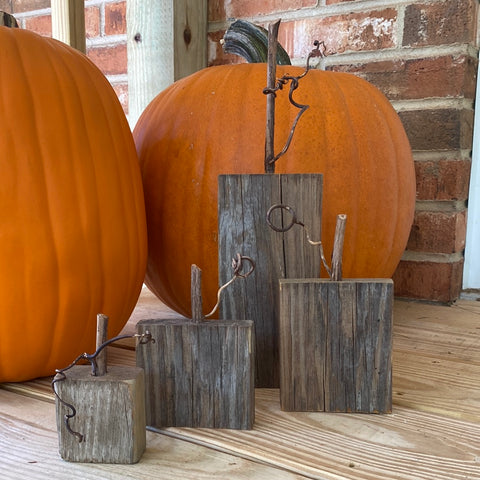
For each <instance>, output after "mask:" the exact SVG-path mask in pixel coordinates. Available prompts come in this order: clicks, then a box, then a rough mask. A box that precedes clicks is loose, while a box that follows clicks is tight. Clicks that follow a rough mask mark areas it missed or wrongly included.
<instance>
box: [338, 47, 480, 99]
mask: <svg viewBox="0 0 480 480" xmlns="http://www.w3.org/2000/svg"><path fill="white" fill-rule="evenodd" d="M476 69H477V60H476V59H475V58H472V57H470V56H466V55H458V56H451V55H448V56H442V57H434V58H423V59H410V60H395V61H381V62H372V63H365V64H356V65H335V66H332V67H330V68H329V70H333V71H341V72H348V73H353V74H355V75H358V76H360V77H362V78H364V79H365V80H367V81H368V82H370V83H372V84H373V85H375V86H376V87H377V88H379V89H380V90H381V91H382V92H383V93H384V94H385V95H386V96H387V97H388V98H389V99H390V100H412V99H420V98H432V97H438V98H443V97H461V98H472V99H473V98H474V96H475V78H476Z"/></svg>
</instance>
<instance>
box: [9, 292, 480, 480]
mask: <svg viewBox="0 0 480 480" xmlns="http://www.w3.org/2000/svg"><path fill="white" fill-rule="evenodd" d="M165 314H167V315H173V314H172V313H170V312H168V311H166V309H165V307H164V306H163V305H162V304H161V303H160V302H158V300H156V299H155V298H154V297H153V295H151V294H150V293H149V292H148V291H147V290H144V291H143V293H142V296H141V298H140V301H139V303H138V306H137V308H136V309H135V312H134V314H133V315H132V318H131V319H130V321H129V323H128V325H127V326H126V331H129V332H131V331H133V329H134V325H135V324H136V322H137V321H138V320H140V319H142V318H154V317H159V316H160V315H165ZM109 362H110V363H111V364H128V365H131V364H133V363H134V354H133V351H132V350H129V349H126V348H120V347H115V348H111V349H110V352H109ZM393 401H394V409H393V413H392V414H389V415H364V414H363V415H362V414H332V413H286V412H282V411H281V410H280V407H279V392H278V390H266V389H257V391H256V421H255V427H254V429H253V430H251V431H233V430H208V429H187V428H168V429H164V430H161V431H159V432H152V431H148V432H147V450H146V452H145V454H144V455H143V457H142V459H141V461H140V462H139V463H138V464H135V465H103V464H101V465H98V464H95V465H94V464H74V463H68V462H65V461H63V460H62V459H61V458H60V456H59V454H58V440H57V431H56V426H55V407H54V404H53V395H52V393H51V389H50V379H48V378H47V379H39V380H36V381H33V382H25V383H21V384H0V478H1V479H5V480H6V479H12V480H13V479H15V480H17V479H18V478H25V479H32V480H36V479H49V480H55V479H72V478H81V479H87V480H88V479H112V480H117V479H118V480H120V479H126V478H128V479H142V480H145V479H146V480H148V479H213V478H219V479H229V480H236V479H265V480H266V479H275V480H283V479H285V480H286V479H304V478H308V479H321V480H342V479H348V480H366V479H369V480H379V479H381V480H386V479H396V480H427V479H428V480H466V479H469V480H472V479H477V480H478V479H480V302H475V301H465V300H462V301H459V302H457V303H456V304H455V305H453V306H451V307H446V306H439V305H427V304H422V303H414V302H407V301H402V300H397V301H395V307H394V354H393Z"/></svg>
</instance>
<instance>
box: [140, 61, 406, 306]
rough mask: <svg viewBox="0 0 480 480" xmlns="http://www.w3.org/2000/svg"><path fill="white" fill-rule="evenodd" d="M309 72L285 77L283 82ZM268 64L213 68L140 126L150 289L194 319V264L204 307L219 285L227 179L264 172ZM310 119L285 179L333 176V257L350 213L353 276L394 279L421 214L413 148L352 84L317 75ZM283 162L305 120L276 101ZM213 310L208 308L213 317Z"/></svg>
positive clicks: (385, 106) (153, 109)
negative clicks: (220, 216)
mask: <svg viewBox="0 0 480 480" xmlns="http://www.w3.org/2000/svg"><path fill="white" fill-rule="evenodd" d="M302 71H303V69H300V68H298V67H292V66H280V65H279V66H278V67H277V76H278V77H280V76H282V75H284V74H286V73H287V72H288V73H289V74H290V75H293V76H297V75H300V74H301V73H302ZM265 85H266V64H261V63H255V64H237V65H225V66H218V67H209V68H206V69H203V70H201V71H199V72H197V73H195V74H193V75H191V76H189V77H187V78H184V79H182V80H179V81H177V82H176V83H174V84H173V85H171V86H170V87H168V88H167V89H166V90H164V91H163V92H161V93H160V94H159V95H158V96H157V97H156V98H155V99H154V100H153V101H152V102H151V103H150V105H149V106H148V107H147V108H146V110H145V111H144V112H143V114H142V115H141V117H140V119H139V121H138V123H137V125H136V127H135V129H134V137H135V141H136V145H137V151H138V154H139V157H140V163H141V169H142V176H143V184H144V190H145V201H146V210H147V224H148V237H149V259H148V265H147V276H146V283H147V285H148V287H149V288H150V289H151V290H152V291H153V292H154V293H155V294H156V295H157V296H158V297H159V298H160V299H161V300H163V301H164V302H165V303H166V304H167V305H169V306H170V307H171V308H173V309H174V310H176V311H178V312H180V313H182V314H184V315H189V313H190V291H189V289H190V284H189V278H188V272H189V265H191V264H193V263H195V264H197V265H199V266H200V267H201V268H202V270H203V272H204V273H203V282H204V298H205V301H206V302H208V301H210V302H212V303H213V302H214V299H215V292H216V289H217V288H218V280H217V279H218V274H217V269H218V266H217V246H218V245H217V177H218V175H219V174H227V173H228V174H242V173H263V171H264V170H263V169H264V159H263V155H264V146H265V136H264V132H265V122H266V112H265V96H264V95H263V93H262V91H263V89H264V87H265ZM295 95H296V97H295V99H296V101H297V102H298V103H300V104H307V105H309V106H310V108H309V109H308V110H307V111H306V112H305V113H304V114H303V116H302V118H301V119H300V120H299V123H298V126H297V129H296V131H295V135H294V137H293V141H292V144H291V145H290V148H289V151H288V152H287V154H286V155H285V156H283V157H282V158H281V159H280V160H279V161H278V162H277V165H276V172H277V173H323V175H324V191H323V215H322V240H323V242H324V247H325V253H326V256H327V258H329V256H330V255H331V253H332V247H333V245H332V244H333V238H334V230H335V224H336V216H337V214H338V213H345V214H346V215H347V216H348V224H347V229H346V233H345V245H344V257H343V274H344V277H346V278H347V277H351V278H355V277H370V278H374V277H390V276H391V275H392V274H393V272H394V270H395V268H396V266H397V264H398V263H399V260H400V257H401V255H402V253H403V251H404V248H405V246H406V242H407V239H408V235H409V232H410V227H411V224H412V220H413V213H414V205H415V176H414V175H415V174H414V167H413V159H412V154H411V149H410V145H409V141H408V139H407V136H406V134H405V131H404V128H403V126H402V123H401V121H400V119H399V117H398V115H397V113H396V112H395V110H394V109H393V107H392V106H391V104H390V103H389V101H388V100H387V98H386V97H385V96H384V95H383V94H382V93H381V92H380V91H379V90H378V89H377V88H375V87H374V86H373V85H371V84H370V83H368V82H366V81H364V80H362V79H360V78H358V77H356V76H354V75H350V74H346V73H334V72H325V71H320V70H311V71H310V72H309V73H308V75H306V76H305V77H304V78H303V79H302V80H301V84H300V87H299V88H298V90H296V93H295ZM275 109H276V117H275V134H276V138H275V140H276V145H275V151H280V150H281V149H282V147H283V143H284V142H285V140H286V138H287V137H288V134H289V131H290V128H291V125H292V122H293V120H294V118H295V116H296V115H297V112H298V110H297V109H296V108H294V107H293V106H292V105H291V104H290V102H289V101H288V96H287V94H286V92H285V93H284V94H282V93H281V92H280V93H278V94H277V99H276V106H275ZM206 308H207V307H206Z"/></svg>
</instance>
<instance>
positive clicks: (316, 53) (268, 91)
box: [263, 40, 326, 165]
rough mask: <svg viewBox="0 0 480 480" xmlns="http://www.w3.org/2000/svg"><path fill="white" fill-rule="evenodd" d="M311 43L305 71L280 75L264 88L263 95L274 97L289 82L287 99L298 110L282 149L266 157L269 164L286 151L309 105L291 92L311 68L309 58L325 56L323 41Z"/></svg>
mask: <svg viewBox="0 0 480 480" xmlns="http://www.w3.org/2000/svg"><path fill="white" fill-rule="evenodd" d="M313 45H314V46H315V48H314V49H313V50H312V51H311V52H310V53H309V54H308V57H307V65H306V67H305V71H304V72H303V73H302V74H301V75H298V76H292V75H289V74H286V75H283V76H282V77H280V78H278V79H277V81H276V84H275V87H273V88H268V87H266V88H264V89H263V93H264V94H265V95H273V96H274V97H276V96H277V92H278V91H279V90H283V87H284V86H285V85H287V84H288V82H290V90H289V92H288V99H289V101H290V103H291V104H292V105H293V106H294V107H296V108H298V109H299V110H300V111H299V112H298V113H297V116H296V117H295V120H294V121H293V124H292V128H291V130H290V134H289V135H288V138H287V141H286V143H285V146H284V147H283V148H282V150H281V151H280V152H279V153H277V155H274V156H273V158H269V159H266V163H267V164H269V165H273V164H274V163H275V162H276V161H277V160H278V159H279V158H280V157H282V156H283V155H285V154H286V153H287V150H288V148H289V147H290V144H291V143H292V139H293V134H294V133H295V129H296V128H297V123H298V121H299V120H300V117H301V116H302V115H303V114H304V113H305V111H306V110H307V109H308V108H309V107H310V105H302V104H301V103H298V102H296V101H295V100H294V99H293V93H294V92H295V90H296V89H297V88H298V82H299V81H300V80H301V79H302V78H303V77H304V76H305V75H306V74H307V73H308V72H309V71H310V69H311V68H312V67H311V65H310V60H311V59H312V58H315V57H322V58H324V57H325V52H326V47H325V43H324V42H323V41H321V42H320V41H319V40H315V41H314V42H313ZM320 47H322V50H320Z"/></svg>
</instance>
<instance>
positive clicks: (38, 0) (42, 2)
mask: <svg viewBox="0 0 480 480" xmlns="http://www.w3.org/2000/svg"><path fill="white" fill-rule="evenodd" d="M50 3H51V2H50V0H14V1H12V2H11V4H12V12H13V13H24V12H31V11H33V10H40V9H41V8H49V7H50Z"/></svg>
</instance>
